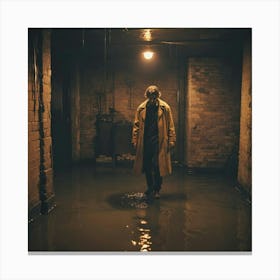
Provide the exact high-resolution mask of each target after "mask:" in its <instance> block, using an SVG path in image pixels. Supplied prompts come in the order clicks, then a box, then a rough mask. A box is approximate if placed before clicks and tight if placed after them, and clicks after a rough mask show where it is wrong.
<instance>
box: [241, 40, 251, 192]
mask: <svg viewBox="0 0 280 280" xmlns="http://www.w3.org/2000/svg"><path fill="white" fill-rule="evenodd" d="M251 59H252V58H251V41H250V40H249V39H248V40H247V41H246V42H245V45H244V52H243V71H242V90H241V117H240V143H239V166H238V182H239V184H240V185H241V186H242V187H244V188H245V189H246V190H247V191H248V192H250V193H251V187H252V177H251V176H252V88H251V83H252V69H251V67H252V61H251Z"/></svg>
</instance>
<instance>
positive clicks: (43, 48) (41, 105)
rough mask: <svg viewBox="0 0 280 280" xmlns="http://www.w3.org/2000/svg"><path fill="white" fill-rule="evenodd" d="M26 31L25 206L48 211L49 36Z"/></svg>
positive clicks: (50, 190)
mask: <svg viewBox="0 0 280 280" xmlns="http://www.w3.org/2000/svg"><path fill="white" fill-rule="evenodd" d="M50 35H51V34H50V31H49V30H44V31H39V30H36V29H31V30H29V38H28V39H29V49H28V52H29V61H28V207H29V212H30V213H31V211H32V210H33V209H35V208H36V207H37V208H38V209H40V210H41V211H42V212H44V211H48V201H49V200H50V198H52V197H53V170H52V138H51V104H50V102H51V46H50V43H51V36H50Z"/></svg>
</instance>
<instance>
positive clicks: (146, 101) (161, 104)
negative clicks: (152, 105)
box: [140, 99, 166, 120]
mask: <svg viewBox="0 0 280 280" xmlns="http://www.w3.org/2000/svg"><path fill="white" fill-rule="evenodd" d="M148 101H149V100H148V99H147V100H145V101H144V102H143V103H142V104H141V105H140V110H141V112H142V117H143V120H145V118H146V105H147V103H148ZM158 102H159V110H158V118H160V117H161V116H162V114H163V112H164V111H165V109H166V108H165V107H166V106H165V104H164V102H163V101H162V100H161V99H158Z"/></svg>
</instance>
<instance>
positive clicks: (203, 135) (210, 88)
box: [186, 57, 240, 168]
mask: <svg viewBox="0 0 280 280" xmlns="http://www.w3.org/2000/svg"><path fill="white" fill-rule="evenodd" d="M187 84H188V89H187V91H188V93H187V94H188V95H187V115H186V119H187V122H186V134H187V135H186V137H187V151H186V160H187V165H188V166H189V167H203V168H221V167H224V166H225V165H226V163H227V161H228V159H229V157H230V156H231V154H232V152H233V151H234V150H236V146H237V144H238V141H237V140H238V137H239V112H240V65H239V64H238V59H228V58H218V57H200V58H199V57H198V58H189V59H188V75H187Z"/></svg>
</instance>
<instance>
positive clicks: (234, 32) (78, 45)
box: [52, 28, 251, 59]
mask: <svg viewBox="0 0 280 280" xmlns="http://www.w3.org/2000/svg"><path fill="white" fill-rule="evenodd" d="M52 30H53V39H54V41H55V44H56V45H57V46H58V47H59V48H61V49H63V50H64V51H65V52H67V51H68V52H73V50H74V51H77V50H80V51H81V50H82V51H83V53H85V54H86V55H87V56H90V57H91V58H93V57H95V58H97V59H101V58H103V57H104V55H107V56H108V57H109V56H111V58H112V57H118V58H123V57H126V58H129V57H131V58H133V57H135V55H136V54H138V53H139V52H140V51H142V50H143V48H145V47H150V48H153V49H155V50H156V51H159V52H161V53H166V52H168V53H170V52H174V51H175V52H177V53H178V50H180V53H181V54H184V55H186V56H194V55H195V56H196V55H210V54H211V55H213V54H215V53H219V54H221V53H225V54H232V53H234V52H236V51H237V52H240V49H241V46H242V41H243V38H244V37H245V36H248V34H249V35H250V32H251V29H249V28H63V29H56V28H54V29H52Z"/></svg>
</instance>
